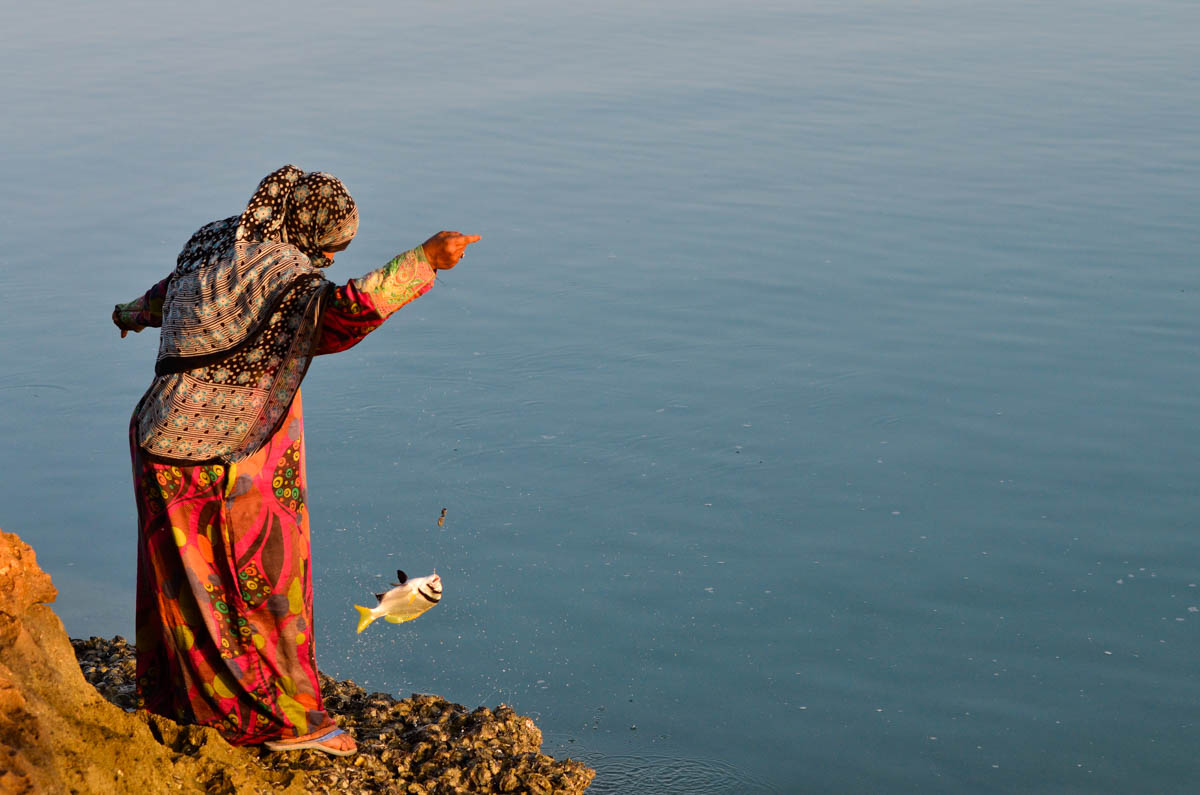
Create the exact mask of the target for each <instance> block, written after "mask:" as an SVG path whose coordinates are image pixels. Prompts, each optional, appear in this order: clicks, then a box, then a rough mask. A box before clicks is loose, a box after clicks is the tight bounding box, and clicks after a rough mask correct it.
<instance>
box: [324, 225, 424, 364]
mask: <svg viewBox="0 0 1200 795" xmlns="http://www.w3.org/2000/svg"><path fill="white" fill-rule="evenodd" d="M436 278H437V276H436V271H434V269H433V267H432V266H430V264H429V261H428V260H426V259H425V251H424V249H422V248H421V247H420V246H417V247H416V248H414V249H412V250H411V251H406V252H404V253H403V254H400V255H398V256H396V257H395V258H393V259H392V261H391V262H389V263H388V264H386V265H384V266H383V267H382V268H379V269H378V270H373V271H371V272H370V273H368V274H366V275H365V276H362V277H360V278H357V279H351V280H350V281H349V282H347V283H346V284H345V285H342V286H340V287H338V288H336V289H335V290H334V293H333V296H332V298H331V299H330V301H329V304H328V305H327V307H326V309H325V314H324V317H323V319H322V323H321V336H320V338H319V339H318V341H317V347H316V350H315V354H316V355H320V354H324V353H337V352H338V351H344V350H346V349H347V348H352V347H353V346H355V345H357V344H358V343H359V342H360V341H361V340H362V339H363V338H364V337H366V336H367V335H368V334H370V333H371V332H372V331H374V330H375V329H377V328H379V327H380V326H381V325H383V321H385V320H387V319H388V317H389V316H390V315H391V314H392V313H393V312H395V311H396V310H397V309H399V308H400V307H402V306H404V305H405V304H407V303H408V302H409V301H412V300H413V299H414V298H418V297H420V296H422V295H424V294H425V293H427V292H429V290H430V288H432V287H433V283H434V280H435V279H436Z"/></svg>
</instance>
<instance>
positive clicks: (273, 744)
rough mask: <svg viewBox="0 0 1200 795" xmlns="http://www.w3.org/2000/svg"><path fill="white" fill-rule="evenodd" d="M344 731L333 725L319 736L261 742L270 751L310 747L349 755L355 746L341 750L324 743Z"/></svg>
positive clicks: (315, 749) (354, 750)
mask: <svg viewBox="0 0 1200 795" xmlns="http://www.w3.org/2000/svg"><path fill="white" fill-rule="evenodd" d="M345 733H346V732H345V731H343V730H342V729H339V728H337V727H336V726H335V727H334V728H332V729H330V730H329V731H327V732H325V733H324V734H322V735H320V736H319V737H311V736H310V737H303V738H302V737H294V738H292V739H290V740H272V741H270V742H265V743H263V745H265V746H266V747H267V748H268V749H270V750H272V751H302V750H304V749H306V748H311V749H312V750H314V751H323V752H324V753H327V754H331V755H333V756H350V755H351V754H354V753H355V752H357V751H358V747H357V746H355V747H353V748H350V749H348V750H342V749H341V748H337V747H335V746H333V745H326V743H327V742H328V741H329V740H332V739H333V738H334V737H337V736H338V735H341V734H345ZM314 734H315V732H314Z"/></svg>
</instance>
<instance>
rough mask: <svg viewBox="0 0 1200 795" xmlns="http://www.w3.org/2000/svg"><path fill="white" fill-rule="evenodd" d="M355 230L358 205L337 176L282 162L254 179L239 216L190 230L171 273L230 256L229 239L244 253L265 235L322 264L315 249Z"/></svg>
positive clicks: (331, 244)
mask: <svg viewBox="0 0 1200 795" xmlns="http://www.w3.org/2000/svg"><path fill="white" fill-rule="evenodd" d="M357 231H358V206H357V205H355V203H354V199H353V198H352V197H351V196H350V194H349V192H348V191H347V190H346V186H345V185H343V184H342V181H341V180H340V179H338V178H337V177H335V176H333V175H332V174H326V173H325V172H323V171H310V172H308V173H305V172H303V171H301V170H300V169H298V168H296V167H295V166H291V165H288V166H284V167H283V168H280V169H277V170H276V171H272V172H271V173H270V174H268V175H267V176H266V177H264V178H263V181H262V182H260V183H258V188H257V189H255V191H254V195H253V196H251V197H250V201H249V202H248V203H247V204H246V209H245V210H243V211H242V214H241V215H240V216H238V215H234V216H230V217H229V218H224V219H222V220H220V221H213V222H212V223H210V224H207V225H205V226H202V227H201V228H200V229H199V230H198V231H197V232H196V234H194V235H192V237H191V239H190V240H188V242H187V244H186V245H184V247H183V250H182V251H180V252H179V258H178V260H177V261H176V262H177V265H176V268H175V274H176V275H180V274H184V273H191V272H193V271H195V270H196V269H198V268H200V267H201V266H203V265H206V264H210V263H213V262H215V261H217V260H219V259H222V258H225V257H231V256H235V252H234V246H235V244H241V245H240V246H239V247H238V248H239V249H240V250H241V251H240V252H239V253H242V255H243V256H244V251H245V250H246V249H247V248H248V247H249V244H254V243H262V242H263V241H266V240H277V241H279V242H281V243H290V244H292V245H293V246H295V247H296V248H298V249H300V251H301V252H303V253H304V255H305V256H307V257H308V258H309V260H310V261H311V262H312V264H313V265H314V266H315V267H318V268H323V267H325V266H327V265H328V264H329V260H328V259H326V257H325V256H324V255H323V254H322V253H321V252H323V251H329V250H330V249H333V248H335V247H337V246H339V245H341V244H343V243H348V242H349V241H350V240H351V239H352V238H353V237H354V234H355V233H356V232H357Z"/></svg>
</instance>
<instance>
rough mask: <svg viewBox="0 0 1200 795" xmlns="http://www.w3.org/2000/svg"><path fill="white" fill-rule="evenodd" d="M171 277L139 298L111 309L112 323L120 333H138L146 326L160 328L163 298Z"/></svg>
mask: <svg viewBox="0 0 1200 795" xmlns="http://www.w3.org/2000/svg"><path fill="white" fill-rule="evenodd" d="M170 282H171V277H170V276H168V277H167V278H165V279H163V280H162V281H160V282H159V283H158V284H156V285H154V286H153V287H151V288H150V289H149V290H147V291H146V292H145V294H144V295H142V296H141V297H139V298H135V299H133V300H132V301H130V302H129V303H127V304H117V305H116V307H114V308H113V314H112V321H113V323H114V324H115V325H116V326H117V328H119V329H121V331H133V332H138V331H141V330H142V329H144V328H146V327H147V326H149V327H152V328H159V327H160V326H162V308H163V298H165V297H166V295H167V285H168V284H170Z"/></svg>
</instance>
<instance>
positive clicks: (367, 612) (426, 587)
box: [354, 569, 442, 632]
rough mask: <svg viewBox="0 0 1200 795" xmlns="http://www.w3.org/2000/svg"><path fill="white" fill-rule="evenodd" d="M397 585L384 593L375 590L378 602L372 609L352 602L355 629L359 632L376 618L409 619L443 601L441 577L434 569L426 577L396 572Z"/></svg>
mask: <svg viewBox="0 0 1200 795" xmlns="http://www.w3.org/2000/svg"><path fill="white" fill-rule="evenodd" d="M396 579H398V580H400V582H398V583H396V584H395V585H396V587H395V588H393V589H392V590H390V591H388V592H387V593H377V594H375V598H376V599H378V600H379V604H377V605H375V607H374V608H367V607H363V606H362V605H355V606H354V609H355V610H357V611H358V631H359V632H362V631H363V630H364V629H366V628H367V627H368V626H370V625H371V622H372V621H374V620H375V619H377V618H382V619H383V620H384V621H389V622H391V623H393V624H400V623H403V622H405V621H412V620H413V619H414V618H416V617H417V616H419V615H421V614H422V613H424V612H425V611H426V610H428V609H429V608H431V607H433V606H434V605H436V604H437V603H438V602H440V601H442V578H441V577H439V576H438V573H437V570H436V569H435V570H434V572H433V574H430V575H429V576H428V577H417V578H415V579H412V580H410V579H408V575H407V574H405V573H404V572H402V571H399V570H397V571H396Z"/></svg>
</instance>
